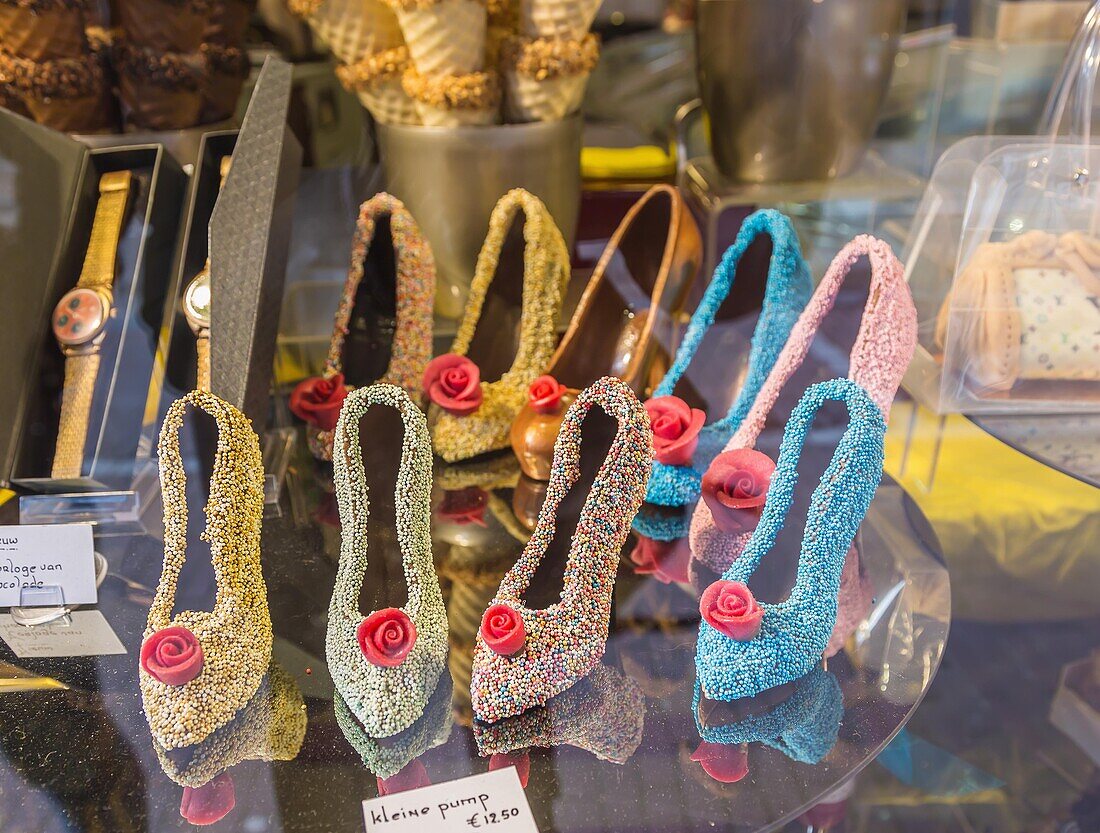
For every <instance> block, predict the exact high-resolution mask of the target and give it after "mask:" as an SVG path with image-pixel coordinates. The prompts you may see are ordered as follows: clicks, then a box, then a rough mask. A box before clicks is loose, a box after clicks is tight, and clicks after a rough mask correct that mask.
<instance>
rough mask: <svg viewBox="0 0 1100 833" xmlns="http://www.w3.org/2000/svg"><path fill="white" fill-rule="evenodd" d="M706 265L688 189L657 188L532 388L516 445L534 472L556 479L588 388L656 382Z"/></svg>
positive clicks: (612, 246)
mask: <svg viewBox="0 0 1100 833" xmlns="http://www.w3.org/2000/svg"><path fill="white" fill-rule="evenodd" d="M701 260H702V238H701V237H700V235H699V227H698V226H697V225H696V223H695V219H694V218H693V217H692V216H691V212H690V211H689V210H688V208H687V206H686V205H685V204H684V201H683V199H682V198H681V197H680V192H679V191H677V190H676V189H675V188H673V187H672V186H670V185H655V186H654V187H652V188H650V189H649V190H648V191H647V192H646V193H645V195H644V196H643V197H642V198H641V199H640V200H638V201H637V202H636V203H634V205H633V206H632V207H631V209H630V211H628V212H627V214H626V216H625V217H624V218H623V220H622V222H621V223H619V227H618V228H617V229H615V233H614V234H613V235H612V236H611V239H610V240H609V241H608V243H607V247H606V248H605V249H604V251H603V255H602V256H601V257H600V260H599V262H598V263H597V264H596V269H595V271H594V272H593V273H592V277H591V278H590V279H589V281H588V286H587V287H586V288H585V290H584V294H583V295H582V296H581V299H580V303H579V304H578V305H577V310H576V312H574V313H573V318H572V320H571V321H570V322H569V327H568V328H567V329H566V331H565V335H564V336H563V337H562V340H561V343H560V344H559V345H558V349H557V350H556V351H555V353H554V355H553V357H552V358H551V359H550V364H549V366H548V367H547V369H546V377H550V378H549V379H548V378H546V377H542V378H540V379H539V380H537V382H536V383H535V385H533V386H532V388H531V390H530V391H529V393H528V400H529V401H528V402H527V404H526V405H525V406H524V408H523V410H522V411H520V413H519V415H518V416H517V417H516V421H515V422H514V423H513V424H512V430H511V440H512V448H513V450H514V451H515V453H516V457H517V458H518V459H519V461H520V465H521V466H522V467H523V473H524V474H525V475H527V476H528V477H530V478H533V479H535V480H547V479H548V478H549V477H550V464H551V461H552V458H553V453H554V440H555V439H557V436H558V428H559V427H560V425H561V420H562V417H563V416H564V415H565V411H566V410H567V409H568V408H569V405H570V404H571V403H572V402H573V400H574V399H576V397H577V394H578V393H580V391H581V389H583V388H585V387H587V386H588V385H590V384H592V383H593V382H595V381H596V380H597V379H599V378H600V377H601V376H617V377H618V378H620V379H622V380H623V381H624V382H626V383H627V384H628V385H629V386H630V387H631V388H632V389H633V391H634V392H635V393H636V394H637V395H638V396H644V395H645V394H646V393H647V389H648V388H649V387H651V386H652V385H653V384H656V381H657V380H656V379H654V378H653V377H654V376H657V377H658V378H659V377H660V376H661V375H663V374H664V372H665V370H666V369H667V367H668V363H669V361H670V359H669V356H668V352H669V351H670V350H671V345H672V343H673V339H674V336H675V333H674V332H673V328H674V326H675V320H676V316H677V314H678V313H679V312H680V310H681V309H682V308H683V305H684V300H685V299H686V297H687V294H688V292H689V290H690V289H691V286H692V284H693V283H694V282H695V278H696V276H697V275H698V272H699V263H700V261H701ZM562 386H564V390H562V391H560V392H558V391H559V388H561V387H562ZM554 393H557V395H556V396H552V395H551V394H554Z"/></svg>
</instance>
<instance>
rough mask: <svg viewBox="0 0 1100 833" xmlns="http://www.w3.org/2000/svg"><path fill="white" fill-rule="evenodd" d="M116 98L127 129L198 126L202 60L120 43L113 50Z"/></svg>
mask: <svg viewBox="0 0 1100 833" xmlns="http://www.w3.org/2000/svg"><path fill="white" fill-rule="evenodd" d="M114 57H115V60H114V64H115V70H116V72H117V73H118V81H119V83H118V91H119V98H120V99H121V100H122V110H123V118H124V119H125V121H126V123H127V125H133V126H135V127H139V128H142V129H145V130H181V129H183V128H185V127H194V126H195V125H196V124H198V123H199V116H200V114H201V113H202V106H203V95H202V90H201V88H200V85H201V82H202V78H203V75H204V69H205V66H206V61H205V57H204V56H203V54H202V53H201V52H194V53H187V54H181V53H176V52H160V51H158V50H154V49H142V48H139V47H135V46H132V45H130V44H128V43H125V42H122V43H119V44H116V46H115V50H114Z"/></svg>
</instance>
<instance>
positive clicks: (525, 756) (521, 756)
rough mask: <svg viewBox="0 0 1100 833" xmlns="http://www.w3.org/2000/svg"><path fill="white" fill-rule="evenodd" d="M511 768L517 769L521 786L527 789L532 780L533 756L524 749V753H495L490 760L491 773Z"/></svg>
mask: <svg viewBox="0 0 1100 833" xmlns="http://www.w3.org/2000/svg"><path fill="white" fill-rule="evenodd" d="M510 766H514V767H515V768H516V775H518V776H519V785H520V786H521V787H523V788H524V789H527V782H528V781H529V780H530V779H531V755H530V754H529V753H528V752H527V750H526V749H524V750H523V751H522V752H494V753H493V755H492V757H490V758H489V772H493V771H494V770H497V769H507V768H508V767H510Z"/></svg>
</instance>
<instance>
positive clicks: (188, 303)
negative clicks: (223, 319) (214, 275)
mask: <svg viewBox="0 0 1100 833" xmlns="http://www.w3.org/2000/svg"><path fill="white" fill-rule="evenodd" d="M183 312H184V315H186V316H187V318H188V320H189V321H191V323H192V324H195V325H197V326H199V327H209V326H210V273H209V272H208V271H206V270H205V269H204V270H203V271H201V272H199V273H198V274H197V275H195V278H194V280H192V281H191V283H189V284H188V285H187V289H186V290H184V293H183Z"/></svg>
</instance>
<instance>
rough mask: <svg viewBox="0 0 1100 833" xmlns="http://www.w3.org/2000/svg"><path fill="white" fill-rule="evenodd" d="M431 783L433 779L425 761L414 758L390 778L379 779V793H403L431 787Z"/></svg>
mask: <svg viewBox="0 0 1100 833" xmlns="http://www.w3.org/2000/svg"><path fill="white" fill-rule="evenodd" d="M431 783H432V779H431V778H429V777H428V770H427V769H426V768H425V767H424V763H423V762H422V761H421V760H420V759H419V758H413V759H412V760H411V761H409V762H408V763H407V764H405V768H404V769H402V770H401V771H400V772H398V773H396V774H395V775H391V776H390V777H389V778H379V779H378V794H379V795H393V794H394V793H403V792H405V791H406V790H415V789H418V788H420V787H429V786H431Z"/></svg>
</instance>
